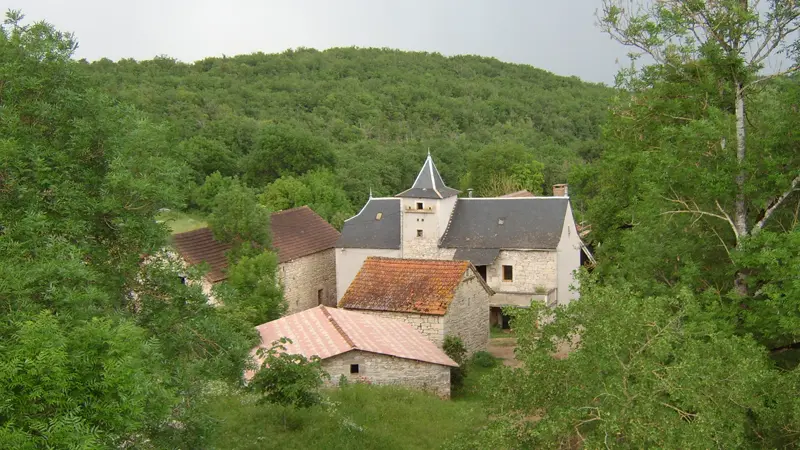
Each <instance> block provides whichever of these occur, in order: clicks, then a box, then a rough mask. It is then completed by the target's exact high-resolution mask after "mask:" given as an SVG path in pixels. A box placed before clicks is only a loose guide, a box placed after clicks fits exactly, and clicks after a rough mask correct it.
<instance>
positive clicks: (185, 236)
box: [172, 228, 231, 283]
mask: <svg viewBox="0 0 800 450" xmlns="http://www.w3.org/2000/svg"><path fill="white" fill-rule="evenodd" d="M172 241H173V244H174V245H175V248H176V249H177V250H178V253H180V255H181V257H183V259H184V260H185V261H186V262H187V263H188V264H190V265H195V264H200V263H203V262H206V263H208V265H209V266H211V267H210V271H209V272H208V273H207V274H206V278H207V279H208V281H210V282H212V283H216V282H218V281H222V280H224V279H225V278H226V275H225V270H226V269H227V268H228V257H227V256H226V255H225V252H227V251H228V250H230V248H231V245H230V244H226V243H223V242H219V241H217V240H215V239H214V234H213V233H212V232H211V229H210V228H200V229H199V230H194V231H187V232H185V233H178V234H175V235H173V236H172Z"/></svg>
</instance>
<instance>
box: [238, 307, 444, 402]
mask: <svg viewBox="0 0 800 450" xmlns="http://www.w3.org/2000/svg"><path fill="white" fill-rule="evenodd" d="M256 330H258V333H259V334H260V336H261V344H260V345H259V347H257V348H256V349H254V350H253V353H252V354H253V355H254V357H256V359H257V356H256V352H257V350H258V349H259V348H270V347H271V345H272V343H273V342H275V341H277V340H278V339H280V338H282V337H287V338H289V339H290V340H291V341H292V343H291V344H284V346H285V347H286V352H287V353H290V354H301V355H303V356H305V357H307V358H310V357H312V356H315V355H316V356H318V357H319V358H320V359H321V360H322V367H323V369H324V370H325V371H326V372H327V373H328V374H329V375H330V380H329V384H330V385H331V386H336V385H337V384H338V381H339V379H340V378H341V377H345V378H346V379H348V380H350V381H367V382H370V383H373V384H395V385H402V386H406V387H411V388H416V389H422V390H426V391H430V392H433V393H435V394H436V395H438V396H440V397H443V398H449V397H450V368H451V367H456V366H457V364H456V363H455V362H454V361H453V360H452V359H450V358H449V357H448V356H447V355H446V354H445V353H444V352H443V351H442V350H441V349H439V348H438V347H436V346H435V345H434V344H433V343H432V342H430V341H429V340H427V339H425V337H424V336H422V334H420V333H419V332H418V331H417V330H415V329H414V328H413V327H411V326H410V325H408V324H406V323H403V322H399V321H396V320H391V319H388V318H382V317H376V316H370V315H367V314H361V313H358V312H353V311H346V310H342V309H336V308H327V307H325V306H319V307H316V308H312V309H308V310H305V311H302V312H299V313H296V314H292V315H289V316H286V317H283V318H280V319H278V320H274V321H272V322H267V323H265V324H262V325H259V326H258V327H256ZM252 376H253V372H249V373H247V374H245V377H246V378H248V379H249V378H250V377H252Z"/></svg>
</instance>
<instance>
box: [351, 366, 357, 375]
mask: <svg viewBox="0 0 800 450" xmlns="http://www.w3.org/2000/svg"><path fill="white" fill-rule="evenodd" d="M350 373H358V364H350Z"/></svg>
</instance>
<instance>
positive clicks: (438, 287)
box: [339, 257, 491, 315]
mask: <svg viewBox="0 0 800 450" xmlns="http://www.w3.org/2000/svg"><path fill="white" fill-rule="evenodd" d="M468 270H471V271H472V273H473V275H475V276H476V277H477V278H478V279H479V280H480V281H481V282H482V281H483V280H482V279H481V278H480V276H478V275H477V272H475V269H474V268H473V267H472V265H471V264H470V263H469V261H438V260H424V259H394V258H378V257H369V258H367V260H366V261H364V265H362V266H361V270H359V272H358V274H357V275H356V277H355V279H353V282H352V283H351V284H350V287H349V288H347V291H346V292H345V293H344V296H342V299H341V300H339V307H340V308H347V309H366V310H374V311H397V312H412V313H418V314H432V315H444V314H445V313H446V312H447V308H448V306H450V302H451V301H452V300H453V297H454V295H455V292H456V287H458V285H459V283H461V280H462V279H463V277H464V273H465V272H467V271H468ZM484 288H485V289H486V290H487V291H489V292H491V290H490V289H489V288H488V287H487V286H486V285H485V283H484Z"/></svg>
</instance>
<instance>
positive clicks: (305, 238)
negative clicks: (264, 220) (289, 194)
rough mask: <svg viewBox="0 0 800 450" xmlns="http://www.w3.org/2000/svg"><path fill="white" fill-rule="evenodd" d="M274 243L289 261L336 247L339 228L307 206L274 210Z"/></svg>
mask: <svg viewBox="0 0 800 450" xmlns="http://www.w3.org/2000/svg"><path fill="white" fill-rule="evenodd" d="M271 224H272V246H273V248H275V249H276V250H277V251H278V261H279V262H287V261H291V260H293V259H297V258H302V257H303V256H308V255H311V254H314V253H317V252H321V251H322V250H327V249H329V248H333V247H334V246H335V245H336V240H337V239H339V232H338V231H336V228H333V227H332V226H331V224H329V223H328V222H326V221H325V219H323V218H322V217H320V216H319V214H317V213H315V212H314V211H313V210H312V209H311V208H309V207H308V206H301V207H299V208H293V209H287V210H285V211H279V212H275V213H272V218H271Z"/></svg>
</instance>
